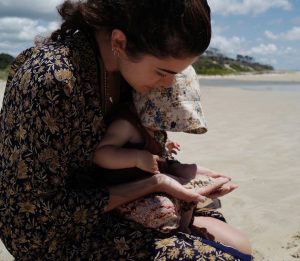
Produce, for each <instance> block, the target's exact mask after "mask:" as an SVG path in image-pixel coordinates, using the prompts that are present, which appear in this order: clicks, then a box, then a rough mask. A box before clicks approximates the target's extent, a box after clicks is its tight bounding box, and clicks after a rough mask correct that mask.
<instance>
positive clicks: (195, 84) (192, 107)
mask: <svg viewBox="0 0 300 261" xmlns="http://www.w3.org/2000/svg"><path fill="white" fill-rule="evenodd" d="M133 103H134V105H135V107H136V111H137V114H138V116H139V118H140V120H141V123H142V125H143V126H145V127H148V128H151V129H153V130H165V131H173V132H187V133H194V134H202V133H205V132H206V131H207V128H206V122H205V119H204V115H203V111H202V106H201V103H200V85H199V80H198V77H197V74H196V72H195V70H194V68H193V67H192V66H189V67H188V68H187V69H185V70H184V71H182V72H181V73H180V74H177V75H176V76H175V80H174V83H173V85H172V86H170V87H167V88H160V89H153V90H151V91H150V92H148V93H144V94H142V93H138V92H136V91H134V90H133Z"/></svg>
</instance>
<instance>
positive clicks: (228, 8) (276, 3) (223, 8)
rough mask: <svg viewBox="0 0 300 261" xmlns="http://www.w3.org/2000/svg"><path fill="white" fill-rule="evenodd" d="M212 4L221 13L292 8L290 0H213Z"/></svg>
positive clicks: (251, 12)
mask: <svg viewBox="0 0 300 261" xmlns="http://www.w3.org/2000/svg"><path fill="white" fill-rule="evenodd" d="M209 4H210V6H211V8H212V11H213V12H216V13H218V14H221V15H229V14H242V15H244V14H260V13H264V12H266V11H267V10H269V9H271V8H282V9H284V10H289V9H291V7H292V5H291V3H290V1H289V0H272V1H264V0H212V1H210V3H209Z"/></svg>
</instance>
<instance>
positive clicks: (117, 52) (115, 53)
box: [112, 47, 120, 57]
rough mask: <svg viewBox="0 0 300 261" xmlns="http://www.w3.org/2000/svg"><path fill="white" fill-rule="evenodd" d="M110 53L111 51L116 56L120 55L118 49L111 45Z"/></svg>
mask: <svg viewBox="0 0 300 261" xmlns="http://www.w3.org/2000/svg"><path fill="white" fill-rule="evenodd" d="M112 53H113V55H114V56H117V57H119V56H120V51H119V49H118V48H116V47H113V48H112Z"/></svg>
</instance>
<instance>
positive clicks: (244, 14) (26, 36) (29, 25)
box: [0, 0, 300, 70]
mask: <svg viewBox="0 0 300 261" xmlns="http://www.w3.org/2000/svg"><path fill="white" fill-rule="evenodd" d="M61 2H62V0H47V1H45V0H23V1H21V0H0V53H1V52H5V53H10V54H12V55H16V54H17V53H19V52H20V51H22V50H23V49H25V48H27V47H29V46H32V45H33V39H34V37H35V36H36V35H38V34H40V35H47V34H48V33H49V32H50V31H52V30H54V29H56V28H57V27H58V25H59V17H58V15H57V13H56V9H55V7H56V6H57V5H58V4H59V3H61ZM208 2H209V4H210V6H211V9H212V23H213V38H212V42H211V47H215V48H218V49H219V50H220V51H221V52H222V53H223V54H225V55H227V56H230V57H233V58H234V57H235V56H236V55H237V54H242V55H249V56H252V57H254V58H255V60H256V61H257V62H261V63H265V64H271V65H272V66H274V67H275V69H278V70H300V55H299V54H300V0H267V1H264V0H208Z"/></svg>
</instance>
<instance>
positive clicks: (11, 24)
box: [0, 17, 58, 42]
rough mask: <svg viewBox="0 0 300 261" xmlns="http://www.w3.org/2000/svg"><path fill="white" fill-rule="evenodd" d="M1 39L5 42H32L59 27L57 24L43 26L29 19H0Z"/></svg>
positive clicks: (51, 23)
mask: <svg viewBox="0 0 300 261" xmlns="http://www.w3.org/2000/svg"><path fill="white" fill-rule="evenodd" d="M0 24H1V27H0V39H1V41H2V42H5V41H32V40H33V39H34V37H35V36H36V35H44V34H47V33H49V32H50V31H52V30H54V29H55V28H57V27H58V23H57V22H50V23H47V24H46V25H41V24H40V23H39V22H38V21H37V20H31V19H29V18H18V17H5V18H0Z"/></svg>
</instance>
